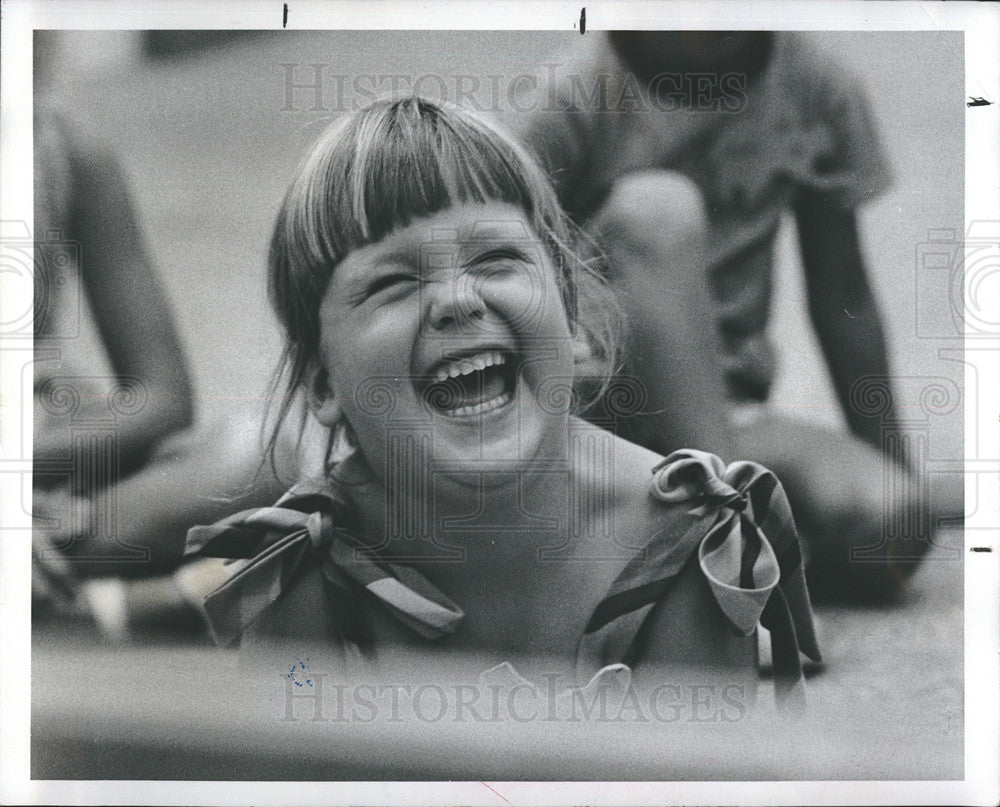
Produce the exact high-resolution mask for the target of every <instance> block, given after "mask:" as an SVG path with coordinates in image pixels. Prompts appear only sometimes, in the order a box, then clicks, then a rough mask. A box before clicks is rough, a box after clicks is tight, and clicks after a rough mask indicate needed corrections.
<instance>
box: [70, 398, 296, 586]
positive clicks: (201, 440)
mask: <svg viewBox="0 0 1000 807" xmlns="http://www.w3.org/2000/svg"><path fill="white" fill-rule="evenodd" d="M260 431H261V416H260V414H259V413H258V412H257V411H256V410H255V409H252V408H247V409H245V410H238V411H236V412H234V413H232V414H231V415H229V416H227V417H226V418H224V419H223V420H222V421H221V422H219V423H217V424H214V426H213V427H209V428H203V429H199V430H198V431H196V432H193V433H190V434H186V435H182V436H181V437H180V438H178V439H176V440H174V441H172V444H171V445H170V446H169V447H165V450H164V451H162V452H160V453H159V454H158V455H157V456H156V457H154V458H153V459H152V460H151V461H150V463H149V464H147V465H146V466H145V467H144V468H143V469H142V470H141V471H139V472H138V473H136V474H133V475H132V476H130V477H127V478H126V479H123V480H122V481H121V482H119V483H118V484H117V485H114V486H112V487H111V488H109V489H107V490H105V491H102V492H101V493H99V494H97V495H98V497H100V498H101V499H103V502H102V503H101V504H100V505H99V506H100V507H101V508H102V510H103V512H105V513H107V514H108V517H106V518H105V519H104V522H103V523H102V517H101V516H100V515H99V514H98V515H97V516H96V517H92V518H91V519H89V520H90V521H91V523H93V524H96V526H97V532H96V533H95V534H92V535H86V536H84V537H82V538H78V539H76V540H75V541H74V542H73V543H72V545H70V546H69V547H67V549H66V556H67V557H68V558H69V559H70V562H71V565H72V567H73V570H74V572H75V573H76V574H77V575H78V576H80V577H92V576H108V575H125V576H148V575H152V574H159V573H165V572H169V571H172V570H173V569H174V568H176V567H177V565H178V564H179V563H180V562H181V558H182V554H183V550H184V541H185V537H186V534H187V530H188V529H189V528H190V527H192V526H194V525H195V524H208V523H211V522H213V521H216V520H218V519H219V518H222V517H224V516H226V515H229V514H231V513H232V512H234V511H236V510H240V509H244V508H249V507H256V506H264V505H268V504H271V503H273V502H274V500H275V499H276V498H277V497H278V496H279V495H280V494H281V493H282V492H283V490H284V488H285V487H287V485H288V483H289V481H294V478H295V475H296V471H295V469H294V468H292V469H285V471H286V472H287V473H288V476H289V478H286V479H285V480H284V484H283V483H282V482H280V481H278V480H277V479H276V478H275V477H274V475H273V474H272V473H271V470H270V467H269V466H267V465H265V466H264V467H263V468H262V467H261V462H262V451H261V442H260ZM258 472H259V473H258ZM71 504H72V503H71ZM89 506H90V507H94V506H95V505H94V503H91V504H90V505H89ZM71 520H72V513H64V514H60V521H65V522H67V523H69V522H71ZM65 537H66V538H68V537H69V536H65ZM53 541H54V542H55V543H57V544H59V543H61V541H60V540H59V539H58V536H57V537H56V538H54V539H53ZM143 557H144V558H145V559H137V558H143ZM130 558H131V559H130Z"/></svg>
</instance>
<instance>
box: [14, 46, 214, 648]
mask: <svg viewBox="0 0 1000 807" xmlns="http://www.w3.org/2000/svg"><path fill="white" fill-rule="evenodd" d="M47 54H48V51H47V49H46V40H45V37H44V36H40V37H39V41H38V47H37V48H36V53H35V57H36V58H35V65H36V74H35V77H36V84H37V86H38V93H37V95H36V96H35V127H34V133H35V154H34V166H35V213H34V223H35V232H36V240H35V255H34V258H35V260H34V268H35V272H34V291H35V294H34V356H35V365H34V369H35V377H34V401H35V410H34V411H35V417H34V457H33V459H34V469H35V471H34V475H33V480H32V481H33V487H34V513H35V516H36V518H37V519H38V530H37V534H36V539H35V543H34V549H35V553H34V566H33V572H34V577H33V580H34V585H33V594H34V597H35V616H36V618H43V617H44V616H45V614H46V612H47V611H54V613H53V614H52V616H54V618H55V619H56V621H62V619H63V618H64V617H65V616H67V615H69V614H79V615H86V614H92V615H94V616H96V618H97V620H98V622H99V623H100V624H101V625H102V626H103V627H104V628H105V632H106V633H107V634H109V635H115V636H121V635H122V634H123V632H124V628H123V623H124V619H125V617H124V613H125V611H127V610H128V605H127V603H126V592H125V586H124V585H123V584H121V583H120V582H118V581H114V580H111V579H108V580H105V581H104V582H103V583H102V584H101V585H99V586H97V587H96V588H95V587H91V586H88V585H82V586H81V584H80V582H79V580H78V579H77V578H78V577H79V576H80V575H79V574H78V572H83V573H84V574H87V573H89V574H93V573H94V572H95V571H96V572H98V573H99V570H97V569H94V568H89V567H88V564H87V563H86V562H84V563H82V564H81V565H77V566H76V567H75V568H74V567H73V566H71V565H70V564H68V563H67V562H65V558H63V557H61V556H60V553H61V552H63V551H66V550H69V551H70V553H71V554H72V553H73V551H74V550H79V549H80V546H79V542H76V543H77V544H78V545H77V546H76V547H72V544H73V543H74V540H73V536H74V532H78V533H89V532H92V531H97V530H99V529H102V528H105V529H106V528H107V519H106V518H105V515H106V513H107V511H108V510H110V509H112V508H113V506H114V499H113V497H110V498H109V494H108V492H107V491H108V489H109V488H114V486H116V485H118V484H119V483H120V482H121V480H122V479H123V478H124V477H127V476H128V475H129V474H131V473H134V472H135V471H136V470H138V469H140V468H142V467H143V466H144V464H145V463H146V462H147V461H148V460H149V458H150V456H151V455H152V453H153V452H154V451H155V450H156V449H157V447H159V446H161V445H162V444H163V442H164V441H165V440H166V439H167V438H169V437H171V436H173V435H175V434H177V433H178V432H179V431H181V430H183V429H184V428H186V427H188V426H189V425H190V424H191V422H192V420H193V411H194V406H193V400H192V391H191V380H190V377H189V375H188V371H187V364H186V361H185V356H184V352H183V350H182V348H181V345H180V340H179V338H178V335H177V332H176V329H175V326H174V321H173V316H172V311H171V306H170V303H169V301H168V299H167V297H166V295H165V293H164V292H163V289H162V287H161V284H160V280H159V277H158V275H157V273H156V270H155V269H154V267H153V265H152V262H151V260H150V259H149V256H148V254H147V251H146V249H145V245H144V241H143V237H142V234H141V231H140V226H139V224H138V221H137V214H136V212H135V210H134V207H133V205H132V201H131V195H130V191H129V188H128V184H127V182H126V179H125V176H124V172H123V171H122V169H121V167H120V166H119V164H118V161H117V159H116V158H115V156H114V154H113V152H112V150H111V148H110V147H109V146H108V145H107V144H106V143H104V142H103V140H102V139H101V138H100V137H99V136H98V135H97V134H96V133H95V132H94V131H93V130H92V129H91V128H90V127H89V126H88V125H87V124H86V123H84V122H81V121H80V120H79V119H77V118H76V117H74V116H73V115H71V114H69V113H68V112H67V111H66V110H65V109H64V108H63V106H64V104H63V101H62V99H60V98H59V96H58V95H57V94H54V93H53V91H52V84H53V83H54V82H55V79H56V78H57V77H55V76H53V75H51V74H50V71H49V69H48V59H47ZM74 297H75V299H74ZM84 301H86V309H87V312H88V313H89V314H90V315H91V316H90V318H89V320H91V321H92V327H90V328H89V331H90V332H92V333H94V334H95V335H96V339H94V340H91V341H88V340H79V339H78V338H77V337H78V336H79V330H78V329H80V328H81V326H83V325H91V321H88V318H86V317H84V316H83V311H81V310H79V308H80V306H81V305H83V303H84ZM81 341H82V342H86V344H82V343H81ZM81 348H82V349H81ZM105 368H107V369H105ZM84 505H87V506H84ZM98 516H100V518H98ZM53 527H54V529H53ZM114 538H118V536H117V535H115V536H113V539H114ZM113 539H112V540H109V541H108V544H109V546H107V547H105V549H106V550H108V551H106V552H103V553H102V554H101V558H102V560H105V559H107V558H109V557H110V558H115V559H116V560H117V567H116V571H122V570H129V571H132V572H133V573H138V574H148V573H149V572H150V569H151V567H150V566H148V565H146V564H143V563H137V560H141V559H142V555H141V554H140V553H139V551H138V549H137V548H135V547H134V546H133V547H129V546H128V545H124V544H123V543H121V542H120V541H115V540H113ZM83 554H84V555H86V554H87V553H86V551H84V552H83ZM161 589H162V590H164V591H167V592H168V596H167V598H166V600H164V599H163V597H161V596H160V595H159V594H155V596H154V597H153V600H155V601H156V602H155V603H154V602H153V600H151V599H150V596H149V595H150V594H151V593H152V590H151V589H149V588H148V587H146V589H145V593H143V594H140V595H139V596H138V597H133V598H132V602H133V604H135V605H139V604H140V603H141V604H142V608H144V609H145V608H147V607H151V608H152V611H153V614H152V617H151V618H153V619H157V620H166V621H167V622H172V621H173V619H172V617H173V616H175V615H176V612H177V610H178V609H180V612H181V613H182V614H185V615H186V616H187V617H188V618H190V616H191V613H190V609H189V608H180V606H183V604H184V602H183V599H182V598H181V597H180V596H179V592H177V591H176V590H175V589H172V587H171V586H170V584H169V581H166V584H165V585H163V586H161ZM77 627H78V626H77Z"/></svg>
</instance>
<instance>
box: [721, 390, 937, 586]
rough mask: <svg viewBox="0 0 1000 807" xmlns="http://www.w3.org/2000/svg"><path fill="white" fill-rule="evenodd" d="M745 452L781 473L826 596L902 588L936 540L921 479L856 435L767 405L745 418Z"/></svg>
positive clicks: (814, 578)
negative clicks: (787, 414) (787, 413)
mask: <svg viewBox="0 0 1000 807" xmlns="http://www.w3.org/2000/svg"><path fill="white" fill-rule="evenodd" d="M736 439H737V446H738V450H739V452H740V453H741V454H742V455H743V456H745V457H748V458H752V459H753V460H754V461H756V462H760V463H761V464H762V465H765V466H767V467H768V468H770V469H771V470H773V471H774V472H775V474H777V476H778V478H779V479H780V480H781V482H782V484H783V485H784V487H785V489H786V492H787V493H788V498H789V501H790V502H791V504H792V511H793V513H794V514H795V519H796V522H797V524H798V526H799V529H800V532H801V534H802V537H803V539H804V541H805V543H806V552H807V554H808V556H809V562H808V577H809V584H810V590H811V591H812V592H813V593H814V594H816V595H817V596H819V597H821V598H826V599H837V600H855V601H856V600H864V599H871V598H884V597H886V596H892V595H897V594H899V593H902V592H904V591H905V589H906V584H907V580H908V578H909V576H910V575H911V574H912V573H913V571H914V570H915V569H916V568H917V566H918V565H919V564H920V560H921V558H922V557H923V556H924V554H925V553H926V552H927V550H928V548H929V547H930V542H931V537H932V536H931V535H930V534H929V533H928V529H927V527H928V525H930V526H933V518H932V517H931V516H930V514H929V513H928V508H930V506H931V503H930V502H929V501H928V500H927V497H925V496H923V495H921V493H920V486H919V484H918V479H917V478H916V477H915V476H914V475H913V474H912V473H911V472H910V471H908V470H906V469H904V468H903V467H901V466H899V465H897V464H896V463H894V462H893V461H892V460H890V459H889V458H888V457H886V456H885V455H883V454H881V453H879V452H878V451H876V450H875V449H874V448H872V447H871V446H870V445H868V444H867V443H865V442H863V441H861V440H859V439H857V438H855V437H853V436H851V435H850V434H848V433H846V432H844V431H840V430H835V429H831V428H827V427H823V426H819V425H816V424H812V423H809V422H808V421H804V420H800V419H796V418H791V417H786V416H782V415H778V414H774V413H773V412H770V411H768V410H767V409H764V408H762V410H761V411H760V413H759V415H758V416H757V417H755V418H753V419H752V420H750V421H749V422H747V423H744V424H742V425H740V426H739V427H738V428H737V433H736Z"/></svg>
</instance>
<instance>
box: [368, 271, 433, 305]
mask: <svg viewBox="0 0 1000 807" xmlns="http://www.w3.org/2000/svg"><path fill="white" fill-rule="evenodd" d="M419 282H420V278H419V277H417V276H416V275H415V274H413V273H412V272H390V273H387V274H383V275H378V276H377V277H375V278H373V279H372V280H371V281H369V282H368V283H367V284H366V285H365V287H364V288H363V289H362V290H361V291H360V292H359V293H358V294H357V295H355V297H354V300H353V302H354V304H355V305H360V304H361V303H363V302H366V301H368V300H371V299H372V298H378V300H379V301H380V302H389V301H391V300H395V299H397V298H398V297H400V296H402V295H403V294H405V293H406V292H407V291H408V290H409V289H411V288H415V287H416V286H417V285H418V284H419Z"/></svg>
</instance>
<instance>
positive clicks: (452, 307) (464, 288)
mask: <svg viewBox="0 0 1000 807" xmlns="http://www.w3.org/2000/svg"><path fill="white" fill-rule="evenodd" d="M428 285H429V286H431V285H437V288H435V289H433V290H431V289H430V288H426V287H425V293H426V294H427V295H428V296H429V297H430V299H429V301H428V306H429V311H428V317H427V321H428V323H429V324H430V327H431V328H433V329H434V330H436V331H445V330H449V329H453V328H456V327H460V326H462V325H464V324H466V323H468V322H471V321H474V320H481V319H483V318H484V317H485V316H486V304H485V303H484V302H483V300H482V298H481V297H480V296H479V294H478V292H477V291H476V289H475V288H474V287H473V284H472V282H471V279H470V278H468V277H462V278H459V279H457V280H455V281H454V282H452V283H441V284H440V285H438V284H428Z"/></svg>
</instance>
